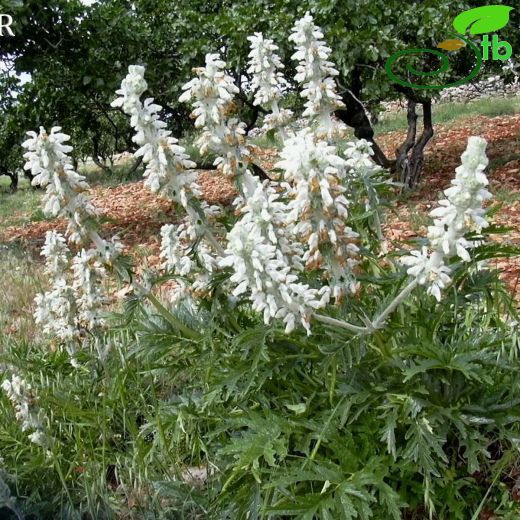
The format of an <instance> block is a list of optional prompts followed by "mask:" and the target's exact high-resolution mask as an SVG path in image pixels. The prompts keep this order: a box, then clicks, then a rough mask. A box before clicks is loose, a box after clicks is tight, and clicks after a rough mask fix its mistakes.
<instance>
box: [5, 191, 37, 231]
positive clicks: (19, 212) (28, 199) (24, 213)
mask: <svg viewBox="0 0 520 520" xmlns="http://www.w3.org/2000/svg"><path fill="white" fill-rule="evenodd" d="M20 184H21V185H20V187H19V189H18V191H16V192H14V193H12V192H11V191H9V190H0V228H5V227H9V226H22V225H24V224H28V223H29V222H37V221H40V220H46V218H45V216H44V215H43V212H42V210H41V202H40V201H41V197H42V195H43V191H42V190H33V189H30V188H29V186H28V184H26V183H25V182H24V183H23V184H22V183H20Z"/></svg>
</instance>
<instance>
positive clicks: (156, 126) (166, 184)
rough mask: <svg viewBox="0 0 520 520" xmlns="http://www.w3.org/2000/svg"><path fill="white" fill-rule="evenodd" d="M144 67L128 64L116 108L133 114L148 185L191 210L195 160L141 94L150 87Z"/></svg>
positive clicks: (138, 153) (196, 192) (196, 190)
mask: <svg viewBox="0 0 520 520" xmlns="http://www.w3.org/2000/svg"><path fill="white" fill-rule="evenodd" d="M144 72H145V68H144V67H141V66H138V65H131V66H130V67H128V75H127V76H126V78H125V79H124V80H123V82H122V83H121V88H120V89H119V90H118V91H117V94H118V95H119V97H118V98H117V99H116V100H114V101H113V102H112V106H113V107H121V108H122V109H123V111H124V112H125V113H126V114H128V115H129V116H130V123H131V125H132V127H133V128H134V130H135V132H136V134H135V136H134V138H133V140H134V142H135V143H136V144H137V145H138V146H139V147H140V148H139V149H138V150H137V151H136V152H135V154H134V156H135V157H142V158H143V161H144V163H145V164H146V170H145V173H144V176H145V178H146V180H145V186H147V187H148V188H150V190H151V191H152V192H154V193H156V192H158V193H161V194H165V195H167V196H168V197H169V198H172V199H173V200H175V201H176V202H178V203H180V204H181V205H182V206H183V207H184V208H185V209H186V210H188V209H189V202H188V198H189V197H190V196H192V195H194V196H196V197H198V196H200V191H199V187H198V186H197V184H196V182H195V173H194V172H193V171H190V170H192V169H193V168H195V163H194V162H192V161H190V160H189V157H188V155H187V154H186V150H185V149H184V148H183V147H182V146H180V145H179V143H178V140H177V139H175V138H174V137H172V136H171V132H170V131H169V130H166V129H165V128H166V123H164V122H163V121H161V119H160V118H159V112H160V111H161V107H160V106H159V105H157V104H155V103H154V102H153V99H152V98H147V99H145V100H144V102H141V96H142V94H143V93H144V92H145V91H146V89H147V88H148V85H147V83H146V80H145V79H144Z"/></svg>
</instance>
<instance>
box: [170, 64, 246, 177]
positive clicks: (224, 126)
mask: <svg viewBox="0 0 520 520" xmlns="http://www.w3.org/2000/svg"><path fill="white" fill-rule="evenodd" d="M225 68H226V63H225V62H224V61H222V60H221V59H219V56H218V55H217V54H206V65H205V66H204V67H198V68H196V69H194V71H195V73H196V74H197V77H196V78H193V79H192V80H191V81H189V82H188V83H186V85H184V86H183V87H182V88H183V90H184V91H185V92H184V93H183V94H182V95H181V96H180V98H179V101H181V102H188V101H191V102H192V104H193V107H194V110H193V112H192V117H193V118H195V126H196V127H198V128H202V130H203V132H202V134H201V136H200V137H199V138H198V139H197V146H199V148H200V153H201V154H202V155H205V154H207V153H208V152H209V151H212V152H213V153H215V154H216V155H217V156H218V157H217V159H216V160H215V162H214V164H215V165H216V166H217V167H218V168H219V169H220V170H221V171H222V172H223V173H224V174H225V175H227V176H229V177H234V176H236V175H238V174H240V173H242V169H245V166H246V165H247V163H248V162H249V160H250V158H249V151H248V149H247V147H246V146H245V124H244V123H242V122H240V121H238V120H237V119H234V118H232V117H230V114H231V113H232V112H233V98H234V96H235V94H237V93H238V92H239V90H238V88H237V86H236V85H235V83H234V81H233V78H232V77H231V76H229V75H227V74H226V73H225ZM241 166H243V167H244V168H241Z"/></svg>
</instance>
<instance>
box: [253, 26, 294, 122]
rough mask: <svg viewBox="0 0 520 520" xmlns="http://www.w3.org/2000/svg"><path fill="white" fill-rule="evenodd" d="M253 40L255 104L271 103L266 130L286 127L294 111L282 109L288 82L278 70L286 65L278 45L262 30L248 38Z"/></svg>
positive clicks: (265, 119) (266, 118)
mask: <svg viewBox="0 0 520 520" xmlns="http://www.w3.org/2000/svg"><path fill="white" fill-rule="evenodd" d="M247 39H248V40H249V41H250V42H251V52H250V53H249V68H248V69H247V72H248V73H249V74H251V76H252V80H251V90H252V91H253V92H255V97H254V101H253V103H254V104H255V105H270V108H271V113H269V114H267V115H266V116H265V117H264V127H263V130H264V131H267V130H271V129H272V128H278V127H282V126H285V125H286V124H287V123H288V122H289V120H290V119H291V118H292V116H293V113H292V111H291V110H288V109H280V107H279V106H278V100H279V99H280V98H281V96H282V91H283V88H284V86H285V85H286V84H287V82H286V81H285V78H284V77H283V74H282V73H281V72H280V70H279V69H282V68H283V64H282V61H281V59H280V57H279V56H278V54H276V51H277V50H278V46H277V45H275V44H274V42H273V40H270V39H267V38H264V36H263V34H262V33H255V34H254V35H253V36H249V37H248V38H247Z"/></svg>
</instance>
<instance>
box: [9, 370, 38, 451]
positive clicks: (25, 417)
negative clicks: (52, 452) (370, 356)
mask: <svg viewBox="0 0 520 520" xmlns="http://www.w3.org/2000/svg"><path fill="white" fill-rule="evenodd" d="M2 389H3V390H4V392H5V393H6V395H7V397H8V399H9V400H10V401H11V403H13V406H14V408H15V412H16V420H17V421H19V422H20V423H21V427H22V431H24V432H25V431H28V430H33V431H32V432H31V433H30V434H29V440H30V441H31V442H34V443H35V444H38V445H40V446H46V444H47V437H46V435H45V432H44V425H43V423H44V420H45V417H44V414H43V412H42V410H41V409H40V408H39V407H38V397H37V396H36V394H35V393H34V391H33V389H32V387H31V385H30V384H29V383H27V382H26V381H24V380H23V379H22V378H21V377H19V376H17V375H13V376H12V377H11V379H10V380H9V379H6V380H5V381H4V382H3V383H2Z"/></svg>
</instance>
